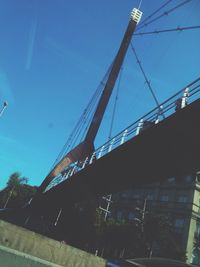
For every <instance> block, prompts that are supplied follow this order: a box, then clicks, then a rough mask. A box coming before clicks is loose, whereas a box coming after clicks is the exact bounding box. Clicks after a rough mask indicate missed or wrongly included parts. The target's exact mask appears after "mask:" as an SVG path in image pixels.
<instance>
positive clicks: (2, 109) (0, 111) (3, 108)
mask: <svg viewBox="0 0 200 267" xmlns="http://www.w3.org/2000/svg"><path fill="white" fill-rule="evenodd" d="M7 106H8V102H7V101H5V102H4V103H3V107H2V108H1V110H0V117H1V116H2V115H3V113H4V110H5V109H6V108H7Z"/></svg>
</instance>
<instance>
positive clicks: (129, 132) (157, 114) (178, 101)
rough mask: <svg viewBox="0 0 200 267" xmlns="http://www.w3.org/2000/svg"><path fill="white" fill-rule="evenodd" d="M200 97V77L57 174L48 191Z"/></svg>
mask: <svg viewBox="0 0 200 267" xmlns="http://www.w3.org/2000/svg"><path fill="white" fill-rule="evenodd" d="M199 98H200V77H199V78H198V79H196V80H195V81H193V82H192V83H190V84H188V85H187V86H186V87H184V88H183V89H181V90H180V91H179V92H177V93H176V94H175V95H173V96H172V97H170V98H169V99H167V100H166V101H164V102H163V103H162V104H161V105H160V106H158V107H156V108H154V109H153V110H151V111H150V112H148V113H147V114H145V115H144V116H143V117H141V118H139V119H138V120H137V121H136V122H134V123H133V124H131V125H130V126H128V127H127V128H126V129H124V130H123V131H121V132H120V133H119V134H117V135H116V136H115V137H113V138H112V139H110V140H109V141H108V142H106V143H105V144H103V145H102V146H101V147H99V148H98V149H96V150H95V151H94V153H93V154H92V155H91V156H89V157H86V158H85V160H83V161H82V162H75V163H73V164H71V165H70V166H68V167H67V168H66V169H65V170H64V171H63V172H62V173H61V174H60V175H58V176H56V177H55V178H54V179H53V181H52V182H51V183H50V184H49V185H48V186H47V188H46V190H45V192H46V191H48V190H49V189H51V188H52V187H54V186H56V185H57V184H59V183H61V182H63V181H64V180H66V179H68V178H70V177H71V176H73V175H74V174H75V173H77V172H79V171H81V170H83V169H84V168H85V167H86V166H88V165H90V164H92V163H93V162H94V161H96V160H98V159H100V158H102V157H103V156H105V155H106V154H108V153H109V152H111V151H112V150H113V149H115V148H117V147H119V146H120V145H122V144H123V143H125V142H127V141H128V140H130V139H132V138H134V137H135V136H137V135H138V134H140V133H141V132H142V131H143V130H146V129H148V128H149V127H151V126H153V125H155V124H158V123H159V122H160V121H162V120H164V119H165V118H167V117H169V116H170V115H172V114H173V113H175V112H176V111H178V110H180V109H183V108H184V107H186V106H187V105H189V104H191V103H192V102H194V101H195V100H197V99H199Z"/></svg>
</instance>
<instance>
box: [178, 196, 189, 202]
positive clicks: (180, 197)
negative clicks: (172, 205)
mask: <svg viewBox="0 0 200 267" xmlns="http://www.w3.org/2000/svg"><path fill="white" fill-rule="evenodd" d="M177 201H178V202H181V203H186V202H187V196H178V199H177Z"/></svg>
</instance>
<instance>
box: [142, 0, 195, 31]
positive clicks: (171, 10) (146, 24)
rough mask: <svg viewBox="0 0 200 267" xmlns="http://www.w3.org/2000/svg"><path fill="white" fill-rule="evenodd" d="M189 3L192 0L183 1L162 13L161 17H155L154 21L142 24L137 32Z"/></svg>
mask: <svg viewBox="0 0 200 267" xmlns="http://www.w3.org/2000/svg"><path fill="white" fill-rule="evenodd" d="M190 1H192V0H185V1H183V2H182V3H180V4H178V5H177V6H175V7H173V8H171V9H169V10H167V11H164V12H163V13H162V14H161V15H159V16H157V17H155V18H154V19H152V20H150V21H149V22H147V23H144V24H143V25H141V26H140V27H138V28H137V30H140V29H142V28H144V27H146V26H148V25H149V24H151V23H153V22H154V21H156V20H158V19H160V18H162V17H163V16H168V15H169V14H170V13H172V12H173V11H175V10H176V9H178V8H179V7H181V6H183V5H185V4H187V3H189V2H190Z"/></svg>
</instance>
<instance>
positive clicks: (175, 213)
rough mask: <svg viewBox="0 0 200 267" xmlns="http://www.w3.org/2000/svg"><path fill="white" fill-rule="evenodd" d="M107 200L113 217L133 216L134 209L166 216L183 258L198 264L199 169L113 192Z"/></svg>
mask: <svg viewBox="0 0 200 267" xmlns="http://www.w3.org/2000/svg"><path fill="white" fill-rule="evenodd" d="M107 204H109V205H107V207H108V206H109V213H108V216H111V217H113V218H115V219H116V220H123V219H124V220H126V221H131V220H135V219H137V218H138V210H140V211H141V210H142V211H143V214H144V215H145V213H148V212H152V213H156V214H160V215H167V216H170V218H171V221H172V225H173V227H174V231H175V232H176V233H177V236H179V238H180V243H181V245H182V249H183V250H184V251H185V252H186V256H187V262H188V263H192V264H194V265H197V266H200V249H199V248H200V173H197V174H195V175H188V176H185V177H180V178H170V179H168V180H167V181H164V182H158V183H154V184H150V185H145V186H140V187H137V188H132V189H129V190H127V191H124V192H120V193H116V194H113V195H112V202H111V204H110V202H109V203H107ZM105 210H107V208H105Z"/></svg>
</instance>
